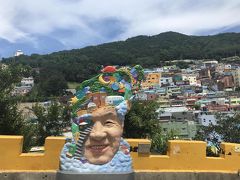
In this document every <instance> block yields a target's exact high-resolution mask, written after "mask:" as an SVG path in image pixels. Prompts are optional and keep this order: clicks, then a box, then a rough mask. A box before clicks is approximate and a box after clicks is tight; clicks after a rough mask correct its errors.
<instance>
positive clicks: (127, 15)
mask: <svg viewBox="0 0 240 180" xmlns="http://www.w3.org/2000/svg"><path fill="white" fill-rule="evenodd" d="M239 15H240V1H239V0H39V1H34V0H0V56H2V57H7V56H12V55H13V53H14V51H16V50H17V49H21V50H23V51H24V52H25V53H26V54H31V53H40V54H44V53H50V52H53V51H59V50H64V49H73V48H81V47H84V46H87V45H95V44H101V43H105V42H111V41H116V40H125V39H126V38H129V37H133V36H137V35H155V34H159V33H161V32H166V31H176V32H180V33H184V34H188V35H211V34H217V33H221V32H240V18H239Z"/></svg>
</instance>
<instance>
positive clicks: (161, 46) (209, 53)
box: [3, 32, 240, 82]
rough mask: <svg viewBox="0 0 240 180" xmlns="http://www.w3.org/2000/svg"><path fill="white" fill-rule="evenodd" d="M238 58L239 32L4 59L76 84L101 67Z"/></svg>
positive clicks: (169, 36) (172, 35) (168, 36)
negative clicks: (35, 68)
mask: <svg viewBox="0 0 240 180" xmlns="http://www.w3.org/2000/svg"><path fill="white" fill-rule="evenodd" d="M236 54H237V55H240V33H225V34H219V35H214V36H187V35H184V34H180V33H176V32H166V33H161V34H159V35H155V36H137V37H133V38H129V39H127V40H126V41H119V42H112V43H106V44H102V45H98V46H89V47H86V48H82V49H73V50H69V51H60V52H56V53H52V54H49V55H37V54H33V55H31V56H19V57H16V58H15V59H13V58H7V59H4V60H3V61H4V62H12V61H15V62H17V63H22V64H27V65H30V66H31V67H40V68H41V69H43V70H44V69H45V70H47V71H57V72H60V73H62V74H63V75H64V77H65V79H66V80H67V81H79V82H81V81H82V80H84V79H86V78H89V76H91V74H94V73H96V72H97V71H98V70H99V69H100V67H101V65H109V64H114V65H131V64H141V65H143V66H144V67H147V66H159V65H161V64H162V63H163V62H164V61H166V60H170V59H202V58H216V59H219V58H222V57H228V56H233V55H236Z"/></svg>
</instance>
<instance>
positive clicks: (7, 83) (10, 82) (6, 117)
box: [0, 66, 32, 151]
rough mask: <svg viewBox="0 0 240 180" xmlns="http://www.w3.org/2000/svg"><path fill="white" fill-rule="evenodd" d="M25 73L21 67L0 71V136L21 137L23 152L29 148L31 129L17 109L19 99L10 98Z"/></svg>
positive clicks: (10, 67) (11, 67)
mask: <svg viewBox="0 0 240 180" xmlns="http://www.w3.org/2000/svg"><path fill="white" fill-rule="evenodd" d="M25 73H27V70H26V69H25V68H24V67H23V66H9V67H8V68H6V69H0V134H2V135H23V136H24V151H26V150H28V149H29V147H30V146H31V141H30V140H29V139H30V138H31V135H32V131H31V130H32V129H31V128H32V127H31V125H30V124H29V123H28V122H26V121H25V120H24V119H23V117H22V112H21V111H19V109H18V103H19V98H18V97H16V96H12V95H11V92H12V90H13V88H14V85H15V84H17V83H18V82H20V80H21V77H22V76H23V75H24V74H25Z"/></svg>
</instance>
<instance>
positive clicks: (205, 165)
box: [0, 136, 240, 172]
mask: <svg viewBox="0 0 240 180" xmlns="http://www.w3.org/2000/svg"><path fill="white" fill-rule="evenodd" d="M127 141H128V142H129V143H130V145H131V147H132V149H136V147H138V145H139V144H148V145H150V141H149V140H146V139H127ZM22 142H23V138H22V137H21V136H0V171H16V170H23V171H24V170H25V171H36V170H39V171H41V170H48V171H52V170H57V169H58V167H59V154H60V151H61V149H62V147H63V145H64V143H65V139H64V137H48V138H47V139H46V143H45V153H21V152H22ZM134 147H135V148H134ZM222 149H223V151H224V154H221V156H220V157H206V143H205V142H202V141H180V140H174V141H169V150H168V154H167V155H151V154H150V153H147V154H141V153H138V152H131V156H132V158H133V168H134V170H135V171H142V170H143V171H148V170H150V171H155V170H156V171H158V170H160V171H221V172H223V171H231V172H236V171H238V169H240V144H232V143H223V144H222Z"/></svg>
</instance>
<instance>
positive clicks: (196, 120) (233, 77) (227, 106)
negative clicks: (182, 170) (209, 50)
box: [138, 60, 240, 139]
mask: <svg viewBox="0 0 240 180" xmlns="http://www.w3.org/2000/svg"><path fill="white" fill-rule="evenodd" d="M145 77H146V80H145V82H143V83H142V91H141V92H139V93H138V99H139V100H155V101H157V102H158V103H159V106H160V107H159V122H160V123H161V127H162V128H163V130H164V131H165V132H167V131H170V130H174V131H175V133H176V134H178V137H179V138H183V139H192V138H194V137H195V135H196V133H197V126H198V125H203V126H209V125H210V124H213V125H215V124H216V123H217V120H218V119H217V117H218V115H222V116H229V117H231V116H233V115H234V114H235V113H236V112H237V111H238V110H239V109H240V91H239V87H240V64H238V63H218V61H216V60H210V61H193V63H191V64H190V65H189V68H187V69H180V68H178V67H177V66H176V65H173V66H163V67H159V68H154V69H145Z"/></svg>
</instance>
